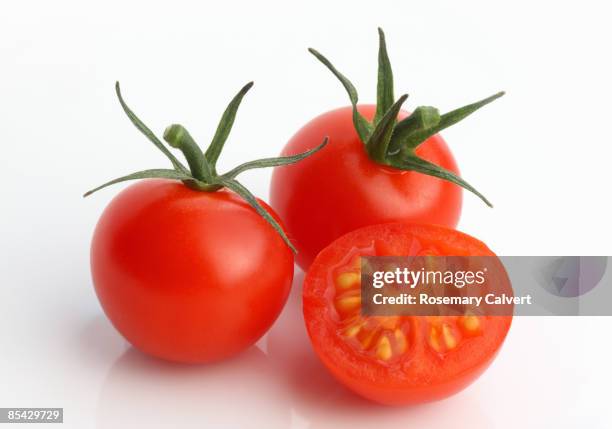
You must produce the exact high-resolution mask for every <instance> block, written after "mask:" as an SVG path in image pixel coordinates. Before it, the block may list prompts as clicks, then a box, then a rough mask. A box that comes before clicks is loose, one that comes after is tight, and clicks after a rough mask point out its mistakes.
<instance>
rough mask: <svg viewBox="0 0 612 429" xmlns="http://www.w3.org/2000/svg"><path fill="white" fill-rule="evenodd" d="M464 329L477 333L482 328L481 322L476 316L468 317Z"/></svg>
mask: <svg viewBox="0 0 612 429" xmlns="http://www.w3.org/2000/svg"><path fill="white" fill-rule="evenodd" d="M463 327H464V328H465V329H467V330H468V331H470V332H474V331H477V330H478V328H480V320H478V317H476V316H466V317H465V318H464V319H463Z"/></svg>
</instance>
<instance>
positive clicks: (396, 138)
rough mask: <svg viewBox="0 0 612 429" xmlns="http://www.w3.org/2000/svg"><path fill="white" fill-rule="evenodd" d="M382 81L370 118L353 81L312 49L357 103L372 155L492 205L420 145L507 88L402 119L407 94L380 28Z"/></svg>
mask: <svg viewBox="0 0 612 429" xmlns="http://www.w3.org/2000/svg"><path fill="white" fill-rule="evenodd" d="M378 36H379V47H378V82H377V91H376V94H377V96H376V113H375V115H374V120H373V121H371V122H370V121H368V120H367V119H366V118H365V117H363V115H361V113H359V111H358V109H357V103H358V101H359V96H358V94H357V90H356V89H355V87H354V86H353V84H352V83H351V82H350V81H349V80H348V79H347V78H346V76H344V75H343V74H342V73H340V72H339V71H338V70H337V69H336V68H335V67H334V66H333V65H332V63H331V62H330V61H329V60H328V59H327V58H325V57H324V56H323V55H321V54H320V53H319V52H317V51H316V50H314V49H312V48H310V49H308V50H309V52H310V53H311V54H313V55H314V56H315V57H316V58H317V59H318V60H319V61H321V62H322V63H323V64H324V65H325V66H326V67H327V68H328V69H329V70H330V71H331V72H332V73H333V74H334V76H336V78H338V80H339V81H340V82H341V83H342V85H343V86H344V89H345V90H346V92H347V93H348V96H349V99H350V100H351V105H352V106H353V124H354V126H355V130H356V131H357V134H358V135H359V138H360V139H361V141H362V142H363V144H364V146H365V150H366V152H367V153H368V155H369V157H370V158H371V159H372V160H373V161H375V162H377V163H379V164H384V165H388V166H391V167H394V168H397V169H399V170H408V171H416V172H419V173H422V174H427V175H429V176H434V177H437V178H439V179H442V180H447V181H449V182H452V183H454V184H456V185H459V186H461V187H463V188H465V189H467V190H468V191H470V192H473V193H474V194H476V195H477V196H478V197H479V198H480V199H481V200H482V201H484V202H485V203H486V204H487V205H488V206H489V207H492V205H491V203H490V202H489V200H487V199H486V198H485V197H484V196H483V195H482V194H481V193H480V192H478V191H477V190H476V189H475V188H474V187H473V186H471V185H470V184H469V183H467V182H466V181H465V180H463V179H462V178H461V177H459V176H457V175H456V174H454V173H452V172H451V171H448V170H446V169H444V168H442V167H440V166H438V165H436V164H432V163H431V162H429V161H426V160H425V159H423V158H421V157H419V156H418V155H417V154H416V148H417V147H418V146H419V145H420V144H421V143H423V142H424V141H426V140H427V139H428V138H429V137H431V136H433V135H434V134H436V133H438V132H440V131H442V130H444V129H445V128H448V127H450V126H451V125H454V124H456V123H457V122H459V121H461V120H462V119H464V118H465V117H467V116H469V115H471V114H472V113H474V112H475V111H476V110H478V109H480V108H481V107H483V106H485V105H487V104H489V103H490V102H492V101H493V100H496V99H498V98H499V97H501V96H502V95H504V92H498V93H497V94H495V95H492V96H490V97H487V98H485V99H483V100H480V101H477V102H475V103H472V104H468V105H467V106H463V107H460V108H458V109H455V110H452V111H450V112H448V113H445V114H440V112H439V111H438V109H436V108H435V107H430V106H419V107H417V108H416V109H415V110H414V112H413V113H412V114H411V115H410V116H408V117H407V118H405V119H402V120H401V121H398V120H397V116H398V114H399V111H400V109H401V107H402V104H403V103H404V101H406V99H407V98H408V95H407V94H404V95H402V96H400V97H399V98H398V99H397V100H395V96H394V89H393V71H392V69H391V63H390V61H389V56H388V54H387V45H386V42H385V34H384V33H383V31H382V29H380V28H379V29H378Z"/></svg>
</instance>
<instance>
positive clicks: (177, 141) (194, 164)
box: [164, 124, 213, 183]
mask: <svg viewBox="0 0 612 429" xmlns="http://www.w3.org/2000/svg"><path fill="white" fill-rule="evenodd" d="M164 140H166V141H167V142H168V144H169V145H170V146H172V147H174V148H177V149H179V150H180V151H181V152H183V155H185V159H186V160H187V164H189V169H190V170H191V175H192V176H193V177H194V178H196V179H197V180H201V181H204V182H207V183H211V182H212V181H213V175H212V172H211V171H210V166H209V165H208V161H206V157H204V153H203V152H202V150H201V149H200V147H199V146H198V145H197V143H196V142H195V140H194V139H193V137H191V135H190V134H189V131H187V130H186V129H185V127H183V126H182V125H178V124H173V125H170V126H169V127H168V128H166V131H164Z"/></svg>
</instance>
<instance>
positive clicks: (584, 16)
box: [0, 0, 612, 429]
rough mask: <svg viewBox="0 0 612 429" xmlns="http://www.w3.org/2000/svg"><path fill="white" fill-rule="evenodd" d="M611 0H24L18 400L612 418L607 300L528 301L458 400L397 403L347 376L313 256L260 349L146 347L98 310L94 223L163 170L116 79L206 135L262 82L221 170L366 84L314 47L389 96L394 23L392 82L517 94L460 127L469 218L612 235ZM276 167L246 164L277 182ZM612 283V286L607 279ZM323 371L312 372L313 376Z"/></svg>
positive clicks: (10, 75) (518, 250) (10, 319)
mask: <svg viewBox="0 0 612 429" xmlns="http://www.w3.org/2000/svg"><path fill="white" fill-rule="evenodd" d="M608 4H609V3H608V2H605V1H593V0H584V1H581V2H566V1H507V2H506V1H504V2H501V1H485V0H483V1H462V2H453V1H448V2H440V1H418V2H416V1H402V2H385V1H378V2H371V1H370V2H360V1H351V2H341V1H337V2H332V1H329V0H328V1H324V2H320V1H308V2H300V3H294V2H278V3H274V4H272V3H270V2H264V1H245V2H241V3H238V2H231V1H227V2H210V3H205V2H198V3H196V2H194V3H184V2H180V1H174V2H166V3H157V2H152V1H149V2H143V3H141V4H136V3H129V2H127V1H122V2H114V1H104V2H97V3H89V2H83V1H73V2H68V1H52V2H45V1H39V2H31V1H4V2H2V4H1V5H0V138H1V139H2V143H1V151H0V157H1V160H2V167H1V169H0V187H1V188H0V189H1V190H2V194H1V199H0V237H1V238H0V275H1V277H0V282H1V286H0V407H12V406H14V407H28V406H33V407H64V408H65V421H66V423H65V426H67V427H78V428H87V427H100V428H106V427H109V428H116V427H122V426H128V424H131V423H140V424H142V425H143V426H145V427H155V426H157V425H159V426H163V425H169V427H215V428H224V427H227V428H230V427H231V428H235V427H253V426H255V427H265V428H270V429H273V428H276V427H279V428H280V427H295V428H306V427H311V428H328V427H329V428H343V427H347V428H348V427H350V428H361V427H377V428H393V427H402V428H405V427H420V428H428V427H448V426H452V427H455V428H462V427H470V428H492V427H494V428H515V427H522V428H539V427H556V428H573V427H579V426H580V427H592V428H595V427H597V428H599V427H600V428H604V427H605V428H609V427H611V426H612V419H611V415H610V407H609V405H608V402H609V401H608V398H609V385H610V382H611V381H612V375H611V371H610V365H609V356H610V352H611V351H612V347H611V346H610V332H611V328H612V319H609V318H580V319H579V318H551V319H545V318H517V319H516V320H515V323H514V325H513V327H512V330H511V332H510V334H509V337H508V340H507V342H506V344H505V346H504V348H503V350H502V352H501V353H500V355H499V357H498V359H497V360H496V361H495V362H494V364H493V365H492V367H491V368H490V370H489V371H488V372H487V373H486V374H485V375H484V376H483V377H482V378H481V379H480V380H479V381H477V382H476V383H475V384H473V385H472V386H471V387H469V388H468V389H467V390H465V391H464V392H462V393H460V394H458V395H456V396H454V397H452V398H450V399H448V400H446V401H442V402H439V403H435V404H430V405H426V406H422V407H416V408H410V409H390V408H384V407H378V406H374V405H371V404H368V403H366V402H365V401H362V400H360V399H358V398H356V397H354V396H353V395H352V394H350V393H348V392H347V391H345V390H344V389H342V388H341V387H339V386H338V385H337V384H336V383H335V382H334V381H333V380H332V379H331V378H330V377H329V376H328V375H327V373H326V372H325V371H324V369H323V368H321V367H320V365H319V364H318V362H317V360H316V358H315V357H314V356H313V354H312V352H311V351H310V348H309V344H308V341H307V339H306V336H305V333H304V328H303V325H302V321H301V319H300V317H301V316H300V312H299V305H300V304H299V289H300V281H301V279H302V275H301V274H300V273H299V272H298V273H297V275H296V277H297V278H296V283H295V284H294V291H293V294H292V297H291V299H290V302H289V303H288V305H287V307H286V309H285V312H284V313H283V315H282V316H281V318H280V319H279V321H278V322H277V324H276V325H275V326H274V327H273V328H272V330H271V331H270V333H269V335H268V336H267V337H266V338H264V339H262V340H261V341H260V342H259V344H258V347H257V348H254V349H252V350H250V351H249V352H247V353H245V354H243V355H242V356H240V357H239V358H237V359H234V360H231V361H229V362H226V363H222V364H218V365H212V366H202V367H197V366H196V367H182V366H176V365H170V364H165V363H161V362H158V361H154V360H151V359H148V358H146V357H143V356H142V355H140V354H139V353H137V352H135V351H133V350H132V349H130V348H129V346H128V345H126V344H125V342H124V341H123V340H122V339H121V337H120V336H119V335H118V334H117V333H116V332H115V331H114V330H113V329H112V327H111V326H110V324H109V323H108V322H107V321H106V320H105V318H104V317H103V316H102V312H101V309H100V307H99V305H98V302H97V300H96V298H95V295H94V293H93V288H92V284H91V280H90V276H89V264H88V252H89V241H90V237H91V234H92V231H93V228H94V225H95V223H96V220H97V218H98V216H99V215H100V213H101V211H102V209H103V208H104V206H105V205H106V204H107V203H108V201H109V200H110V199H111V198H112V197H113V195H115V194H116V193H117V192H118V191H119V189H120V188H121V186H117V187H115V188H113V189H108V190H106V191H103V192H101V193H99V194H97V195H95V196H93V197H91V198H89V199H86V200H83V199H82V198H81V194H82V193H83V192H84V191H86V190H87V189H89V188H91V187H92V186H94V185H98V184H100V183H101V182H104V181H106V180H107V179H110V178H114V177H116V176H119V175H122V174H124V173H129V172H132V171H136V170H140V169H144V168H152V167H167V166H168V163H167V161H166V160H165V158H164V157H163V156H162V155H161V154H160V153H158V152H157V150H156V149H155V148H154V147H153V146H152V145H151V144H150V143H149V142H148V141H147V140H145V138H144V137H142V136H141V135H140V134H139V133H138V132H137V131H136V130H135V129H134V128H133V127H132V125H131V124H130V123H129V122H128V120H127V118H126V117H125V116H124V114H123V112H122V111H121V109H120V107H119V105H118V103H117V101H116V99H115V94H114V90H113V85H114V82H115V80H117V79H119V80H120V81H121V83H122V88H123V92H124V96H125V98H126V100H127V101H128V103H129V104H130V105H131V106H132V107H133V109H134V110H135V111H136V112H137V114H139V115H140V116H141V118H142V119H143V120H145V122H146V123H147V124H149V125H150V126H151V128H152V129H153V130H155V131H156V132H158V133H161V132H162V130H163V129H164V127H165V126H166V125H168V124H170V123H172V122H181V123H183V124H184V125H186V126H187V128H188V129H190V131H191V133H192V135H194V136H195V137H196V138H197V139H199V141H200V142H202V143H203V144H204V143H206V142H207V140H208V139H209V138H210V137H211V136H212V134H213V132H214V129H215V127H216V123H217V120H218V118H219V116H220V114H221V112H222V111H223V109H224V108H225V105H226V103H227V102H228V101H229V99H230V98H231V97H232V96H233V94H234V93H235V92H236V91H237V90H238V89H239V88H240V87H241V86H242V85H243V84H244V83H246V82H247V81H249V80H255V87H254V89H253V90H252V91H251V93H249V94H248V95H247V97H246V99H245V101H244V104H243V106H242V108H241V110H240V112H239V116H238V119H237V121H236V124H235V128H234V131H233V132H232V136H231V138H230V141H229V142H228V145H227V146H226V150H225V152H224V154H223V155H222V159H221V165H222V167H230V166H234V165H236V164H237V163H239V162H242V161H246V160H250V159H253V158H257V157H263V156H271V155H275V154H277V153H278V152H279V151H280V149H281V147H282V146H283V144H284V143H285V142H286V141H287V140H288V138H289V137H290V136H291V135H292V134H293V133H294V132H295V131H296V130H297V129H298V128H299V127H300V126H301V125H303V124H304V123H305V122H306V121H307V120H309V119H310V118H312V117H313V116H315V115H317V114H319V113H321V112H322V111H325V110H328V109H331V108H334V107H337V106H340V105H346V104H347V101H348V100H347V98H346V94H345V93H344V91H343V89H342V88H341V86H340V85H339V83H338V82H337V81H336V80H335V79H334V78H333V77H332V76H331V74H330V73H329V72H328V71H327V70H325V69H324V68H323V67H322V65H321V64H319V63H318V62H317V61H316V60H315V59H314V58H312V57H311V56H310V55H309V54H308V53H307V52H306V47H308V46H313V47H316V48H318V49H319V50H320V51H321V52H323V53H325V54H327V55H328V56H329V57H330V58H331V59H332V60H333V61H334V62H335V64H336V65H337V66H338V67H339V68H340V69H341V70H342V71H344V72H345V73H346V74H347V75H348V76H349V77H350V78H351V79H352V80H353V82H354V83H355V84H356V86H357V87H358V88H359V90H360V95H361V99H362V100H364V101H373V99H374V95H375V93H374V91H375V86H376V85H375V77H376V49H377V34H376V27H377V26H379V25H380V26H382V27H383V28H384V29H385V31H386V33H387V39H388V45H389V52H390V56H391V60H392V63H393V66H394V71H395V77H396V93H397V94H400V93H402V92H404V91H405V92H408V93H410V98H409V100H408V103H407V107H408V108H414V107H415V106H416V105H419V104H427V105H433V106H437V107H439V108H441V109H442V110H448V109H451V108H454V107H457V106H460V105H463V104H466V103H468V102H471V101H474V100H476V99H480V98H482V97H484V96H487V95H490V94H492V93H494V92H497V91H498V90H501V89H503V90H506V91H507V95H506V96H505V97H504V98H502V99H501V100H499V101H496V102H495V103H494V104H492V105H490V106H487V107H486V108H485V109H484V110H482V111H481V112H479V113H477V114H475V115H474V116H473V117H472V118H469V119H467V120H465V121H464V123H461V124H460V125H456V126H455V127H453V128H452V129H451V130H448V131H445V132H444V137H445V138H446V139H447V141H448V142H449V144H450V145H451V147H452V149H453V151H454V153H455V155H456V157H457V159H458V161H459V163H460V166H461V169H462V172H463V176H464V177H465V178H466V179H467V180H468V181H470V182H471V183H473V184H474V185H475V186H476V187H477V188H478V189H480V190H481V191H482V192H483V193H484V194H485V195H487V196H488V197H489V198H490V199H491V200H492V201H493V203H494V204H495V208H494V209H488V208H487V207H485V206H484V205H483V204H482V203H481V202H480V201H479V200H478V199H477V198H476V197H474V196H472V195H468V194H466V195H465V207H464V211H463V217H462V220H461V224H460V229H462V230H464V231H466V232H468V233H471V234H473V235H475V236H477V237H479V238H481V239H482V240H484V241H485V242H487V243H488V244H489V246H490V247H491V248H492V249H494V250H495V251H496V252H497V253H498V254H501V255H530V254H541V255H557V254H568V255H574V254H582V255H591V254H595V255H596V254H603V255H610V254H612V248H611V246H612V245H611V244H610V243H611V239H612V234H611V230H610V223H609V221H610V219H611V218H612V208H611V205H610V186H609V185H610V182H611V181H610V172H609V166H610V155H611V154H612V151H611V149H610V148H611V147H612V141H611V138H610V135H609V133H608V124H609V122H610V109H609V105H610V104H609V100H610V99H611V98H612V85H611V84H610V76H612V67H611V61H610V55H609V42H610V40H612V29H611V27H610V25H609V21H610V16H611V12H612V11H611V10H610V9H609V6H608ZM269 178H270V172H269V171H266V172H264V171H257V172H250V173H248V174H246V175H245V176H243V181H244V183H246V184H248V186H249V187H250V188H251V189H252V190H253V191H254V193H256V194H257V195H258V196H261V197H264V198H265V197H266V196H267V192H268V180H269ZM608 286H609V285H608ZM312 373H314V374H316V376H314V377H313V376H310V375H309V376H305V374H312Z"/></svg>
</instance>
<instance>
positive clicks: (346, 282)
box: [336, 273, 361, 289]
mask: <svg viewBox="0 0 612 429" xmlns="http://www.w3.org/2000/svg"><path fill="white" fill-rule="evenodd" d="M360 283H361V276H360V275H359V274H357V273H342V274H340V275H339V276H338V277H336V285H337V286H338V287H339V288H341V289H349V288H352V287H355V286H358V285H359V284H360Z"/></svg>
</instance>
